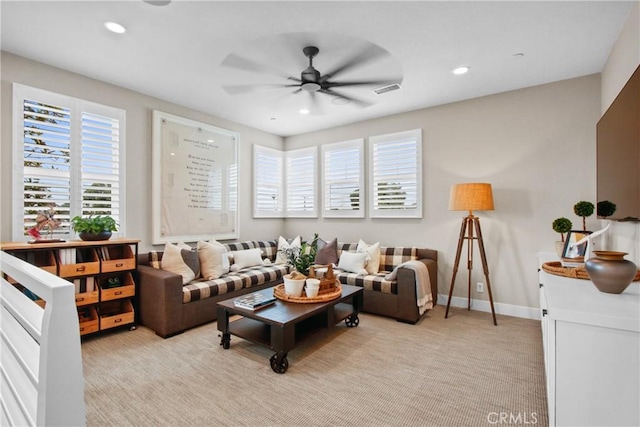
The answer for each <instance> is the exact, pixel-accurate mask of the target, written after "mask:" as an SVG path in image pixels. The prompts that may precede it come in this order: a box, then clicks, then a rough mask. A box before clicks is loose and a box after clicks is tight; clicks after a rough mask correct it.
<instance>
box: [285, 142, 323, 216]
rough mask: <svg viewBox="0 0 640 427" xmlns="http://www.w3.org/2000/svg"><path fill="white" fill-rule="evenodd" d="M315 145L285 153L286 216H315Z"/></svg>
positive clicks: (316, 150)
mask: <svg viewBox="0 0 640 427" xmlns="http://www.w3.org/2000/svg"><path fill="white" fill-rule="evenodd" d="M317 153H318V149H317V147H310V148H303V149H300V150H292V151H287V152H286V153H285V159H286V161H285V177H286V182H287V186H286V194H287V196H286V200H287V203H286V212H287V215H286V216H287V217H317V216H318V206H317V201H316V188H317V186H318V180H317V178H316V177H317V167H316V163H317Z"/></svg>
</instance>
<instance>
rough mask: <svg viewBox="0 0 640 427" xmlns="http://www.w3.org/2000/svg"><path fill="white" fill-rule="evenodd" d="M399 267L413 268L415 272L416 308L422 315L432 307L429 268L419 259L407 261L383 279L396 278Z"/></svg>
mask: <svg viewBox="0 0 640 427" xmlns="http://www.w3.org/2000/svg"><path fill="white" fill-rule="evenodd" d="M401 267H403V268H408V269H410V270H413V271H414V272H415V274H416V297H417V300H418V310H419V311H420V315H422V314H423V313H424V312H425V311H427V310H430V309H432V308H433V296H432V295H431V279H429V270H428V269H427V266H426V265H424V263H423V262H421V261H407V262H404V263H402V264H400V265H399V266H397V267H396V268H394V269H393V271H392V272H391V273H389V274H387V275H386V276H385V277H384V279H385V280H389V281H391V280H396V277H398V269H399V268H401Z"/></svg>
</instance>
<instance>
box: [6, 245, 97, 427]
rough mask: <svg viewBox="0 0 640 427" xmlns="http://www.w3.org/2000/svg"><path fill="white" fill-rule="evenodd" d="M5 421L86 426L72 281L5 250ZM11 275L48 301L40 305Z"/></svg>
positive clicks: (13, 424)
mask: <svg viewBox="0 0 640 427" xmlns="http://www.w3.org/2000/svg"><path fill="white" fill-rule="evenodd" d="M0 267H1V271H2V277H1V278H0V282H1V283H0V303H1V306H0V309H1V317H0V406H1V408H0V409H1V410H0V425H2V426H36V425H37V426H54V425H57V426H84V425H85V423H86V413H85V404H84V379H83V376H82V353H81V348H80V330H79V323H78V312H77V309H76V305H75V295H74V293H75V290H74V286H73V283H71V282H68V281H66V280H64V279H61V278H59V277H57V276H55V275H53V274H51V273H49V272H47V271H44V270H42V269H40V268H38V267H36V266H33V265H31V264H29V263H27V262H25V261H22V260H20V259H18V258H16V257H14V256H12V255H10V254H8V253H6V252H3V251H0ZM7 277H10V278H11V279H13V280H14V281H15V282H18V283H19V284H20V285H22V286H23V287H24V288H26V289H28V290H29V291H30V292H32V293H33V294H36V295H38V296H39V297H40V298H42V299H43V300H44V301H45V302H46V303H45V306H44V308H42V307H40V306H39V305H37V304H36V303H35V302H34V301H33V300H32V299H31V298H29V297H28V296H27V295H26V294H25V293H23V292H21V291H20V290H19V289H18V288H16V287H15V286H14V285H12V284H11V283H9V282H8V281H7V280H6V279H7Z"/></svg>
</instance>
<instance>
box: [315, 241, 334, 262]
mask: <svg viewBox="0 0 640 427" xmlns="http://www.w3.org/2000/svg"><path fill="white" fill-rule="evenodd" d="M339 259H340V258H339V257H338V238H337V237H336V238H335V239H333V240H331V241H329V242H325V241H324V240H322V239H318V252H317V253H316V259H315V260H314V262H315V263H316V264H323V265H327V264H338V260H339Z"/></svg>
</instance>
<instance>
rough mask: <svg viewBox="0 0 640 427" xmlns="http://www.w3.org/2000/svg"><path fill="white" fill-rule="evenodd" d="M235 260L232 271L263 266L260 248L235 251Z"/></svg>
mask: <svg viewBox="0 0 640 427" xmlns="http://www.w3.org/2000/svg"><path fill="white" fill-rule="evenodd" d="M233 260H234V263H233V265H232V266H231V271H237V270H241V269H243V268H247V267H253V266H256V265H262V251H261V250H260V249H258V248H256V249H246V250H244V251H233Z"/></svg>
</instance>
